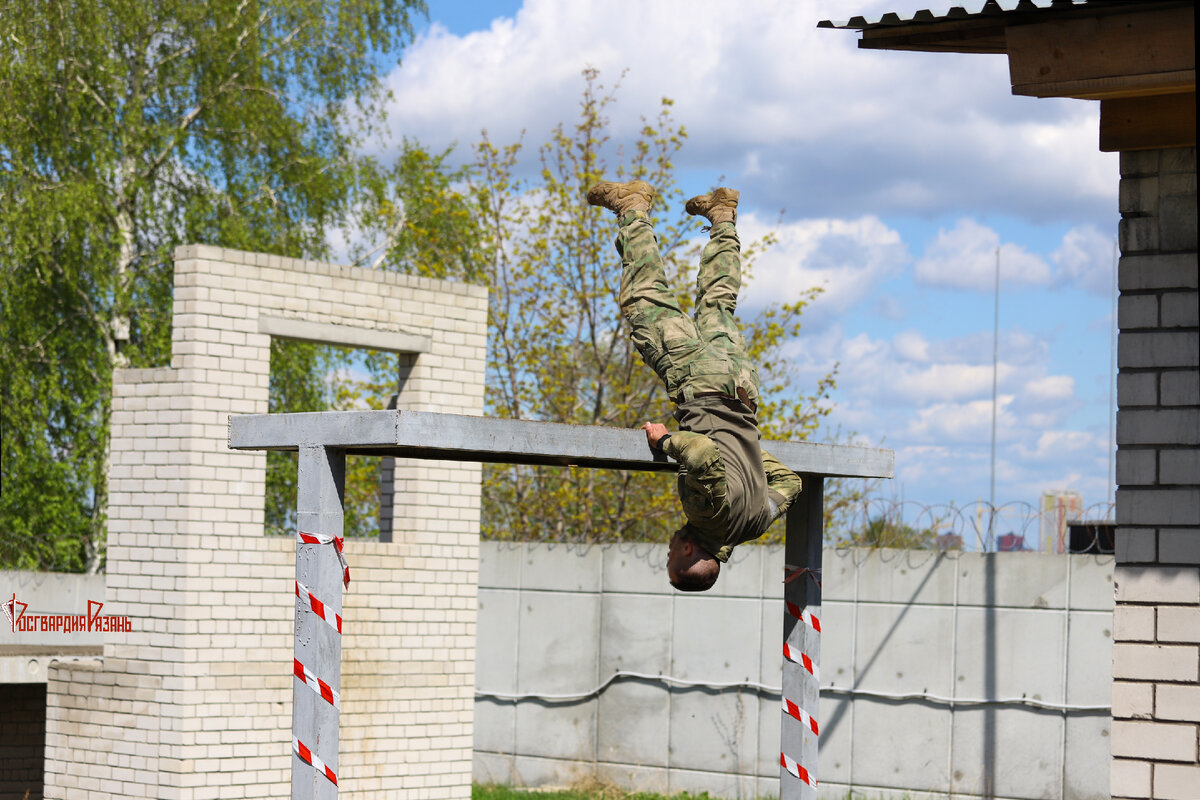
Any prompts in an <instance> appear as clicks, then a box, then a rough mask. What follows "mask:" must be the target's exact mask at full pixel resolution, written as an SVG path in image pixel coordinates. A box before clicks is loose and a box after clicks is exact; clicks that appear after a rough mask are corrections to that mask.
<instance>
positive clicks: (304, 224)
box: [0, 0, 424, 571]
mask: <svg viewBox="0 0 1200 800" xmlns="http://www.w3.org/2000/svg"><path fill="white" fill-rule="evenodd" d="M423 10H424V6H423V3H421V2H419V0H411V1H410V0H208V1H207V2H203V3H199V2H193V1H192V0H156V2H152V3H148V2H139V0H39V1H38V2H26V1H25V0H0V19H2V20H3V22H4V25H3V26H2V28H0V36H3V44H2V45H0V98H3V99H2V100H0V313H2V317H0V338H2V341H3V348H2V349H0V373H2V376H3V380H0V402H2V412H3V432H2V436H0V439H2V442H0V447H2V454H0V457H2V459H3V460H2V467H0V469H2V476H0V477H2V479H3V493H2V494H0V566H6V567H27V568H28V567H35V568H43V569H45V568H53V569H64V570H78V569H87V570H89V571H95V570H97V569H98V568H99V567H100V566H101V564H102V560H103V540H104V534H103V532H104V509H105V504H106V499H107V493H106V481H105V478H106V475H107V464H108V417H109V409H110V387H111V373H112V370H113V368H114V367H121V366H133V367H140V366H157V365H162V364H165V363H167V362H168V360H169V355H170V294H171V252H172V250H173V248H174V247H175V246H176V245H178V244H180V243H184V242H201V243H207V244H214V245H221V246H228V247H237V248H244V249H250V250H257V251H263V252H270V253H281V254H287V255H291V256H304V257H321V256H324V255H327V246H326V239H325V236H326V231H327V229H328V228H329V227H330V226H332V225H336V224H340V223H341V222H343V221H344V219H345V217H346V215H347V214H348V213H349V211H350V209H351V203H352V202H353V201H354V198H355V197H356V188H357V186H358V182H359V180H360V178H361V175H362V173H361V171H360V167H361V166H362V165H363V164H362V160H361V159H360V158H358V157H357V156H356V155H355V153H356V145H357V143H358V141H359V137H360V136H363V135H366V134H367V133H368V132H369V131H371V130H372V128H373V126H374V125H376V124H377V123H378V122H379V120H380V119H381V116H380V114H381V110H380V109H381V104H380V102H379V101H380V100H381V99H382V95H381V82H380V80H379V78H380V71H381V70H383V69H387V68H388V66H389V65H388V59H389V57H391V60H392V61H394V60H395V58H394V56H395V54H396V53H398V51H399V48H400V47H401V46H402V45H403V44H404V43H405V42H406V41H407V39H408V38H409V37H410V36H411V32H412V28H411V14H412V13H414V12H418V11H423ZM352 131H354V132H353V133H352ZM287 358H288V353H287V351H286V348H285V347H283V346H282V345H280V346H278V347H277V352H276V353H274V354H273V362H278V361H279V359H287ZM319 361H320V359H315V360H313V359H310V362H312V363H316V362H319Z"/></svg>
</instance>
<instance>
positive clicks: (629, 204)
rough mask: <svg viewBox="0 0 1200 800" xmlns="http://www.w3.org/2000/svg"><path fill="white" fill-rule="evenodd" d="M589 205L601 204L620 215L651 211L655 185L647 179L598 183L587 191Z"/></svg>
mask: <svg viewBox="0 0 1200 800" xmlns="http://www.w3.org/2000/svg"><path fill="white" fill-rule="evenodd" d="M587 201H588V205H592V206H600V207H602V208H607V209H608V210H609V211H612V212H615V213H616V215H617V216H618V217H620V216H623V215H624V214H625V212H626V211H646V212H649V211H650V205H651V203H653V202H654V187H653V186H651V185H650V184H648V183H646V182H645V181H628V182H627V183H614V182H611V181H605V182H603V183H597V184H596V185H595V186H593V187H592V188H591V189H588V193H587Z"/></svg>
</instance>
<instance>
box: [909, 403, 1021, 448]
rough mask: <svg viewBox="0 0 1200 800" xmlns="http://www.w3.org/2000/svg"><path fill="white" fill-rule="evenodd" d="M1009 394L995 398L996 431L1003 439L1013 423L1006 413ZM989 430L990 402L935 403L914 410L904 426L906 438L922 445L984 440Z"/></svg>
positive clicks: (990, 418) (986, 438)
mask: <svg viewBox="0 0 1200 800" xmlns="http://www.w3.org/2000/svg"><path fill="white" fill-rule="evenodd" d="M1013 399H1014V398H1013V395H1001V396H999V397H998V398H996V400H997V402H996V405H997V410H996V429H997V431H998V435H999V434H1001V433H1002V434H1004V435H1005V436H1006V437H1007V436H1008V435H1010V432H1011V431H1012V429H1013V428H1014V426H1015V425H1016V424H1017V419H1016V417H1014V416H1013V415H1012V414H1011V413H1010V412H1009V406H1011V405H1012V402H1013ZM991 431H992V401H991V400H990V399H988V400H972V401H970V402H966V403H936V404H934V405H931V406H926V407H925V408H922V409H920V410H918V411H917V413H916V416H915V418H914V419H913V420H912V422H911V423H910V425H909V427H908V431H907V433H908V435H909V436H912V437H914V438H916V439H918V440H919V441H922V442H925V443H939V442H942V443H944V442H947V441H949V442H966V443H978V442H983V441H987V440H988V438H989V437H990V436H991Z"/></svg>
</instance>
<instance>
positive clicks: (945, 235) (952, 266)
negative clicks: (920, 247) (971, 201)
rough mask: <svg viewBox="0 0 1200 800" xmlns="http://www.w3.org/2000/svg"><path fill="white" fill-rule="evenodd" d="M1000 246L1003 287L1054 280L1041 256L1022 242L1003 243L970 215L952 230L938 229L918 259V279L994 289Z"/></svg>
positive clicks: (981, 289)
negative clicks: (1030, 250)
mask: <svg viewBox="0 0 1200 800" xmlns="http://www.w3.org/2000/svg"><path fill="white" fill-rule="evenodd" d="M997 250H999V260H1000V281H1001V286H1002V287H1003V286H1012V285H1013V284H1018V285H1019V284H1025V285H1035V286H1044V285H1046V284H1048V283H1049V282H1050V266H1049V265H1048V264H1047V263H1046V262H1045V261H1044V260H1043V259H1042V258H1041V256H1038V255H1036V254H1034V253H1030V252H1028V251H1027V250H1025V248H1023V247H1021V246H1020V245H1016V244H1011V243H1009V244H1001V243H1000V235H999V234H998V233H996V231H994V230H992V229H991V228H989V227H987V226H985V225H981V224H979V223H978V222H975V221H974V220H971V219H967V218H963V219H960V220H958V222H957V223H956V224H955V226H954V228H952V229H951V230H948V231H947V230H944V229H943V230H939V231H938V235H937V238H935V239H934V240H933V241H932V242H931V243H930V244H929V245H928V246H927V247H926V248H925V255H924V256H923V257H922V258H921V259H920V260H919V261H918V262H917V265H916V279H917V281H918V282H920V283H924V284H929V285H933V286H948V287H953V288H957V289H975V290H980V291H984V290H993V289H994V288H995V285H996V260H997Z"/></svg>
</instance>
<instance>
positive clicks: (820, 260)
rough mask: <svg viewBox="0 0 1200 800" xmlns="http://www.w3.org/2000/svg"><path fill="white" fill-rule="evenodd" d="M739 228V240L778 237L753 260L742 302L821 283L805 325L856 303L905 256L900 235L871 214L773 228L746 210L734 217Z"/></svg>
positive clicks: (784, 295) (747, 304)
mask: <svg viewBox="0 0 1200 800" xmlns="http://www.w3.org/2000/svg"><path fill="white" fill-rule="evenodd" d="M738 229H739V231H740V232H741V234H742V238H743V240H744V241H749V240H752V239H756V238H759V237H761V236H763V235H764V234H766V233H768V232H772V231H773V232H774V234H775V236H776V237H777V243H776V244H775V245H774V246H772V247H771V248H770V249H769V250H767V251H766V252H765V253H763V254H762V255H761V256H759V258H758V260H757V262H756V263H755V265H754V277H753V279H752V280H751V281H750V282H749V283H748V284H747V286H746V288H745V290H744V291H743V293H742V301H741V302H742V306H743V307H744V308H745V309H746V310H748V311H752V310H754V309H757V308H761V307H763V306H765V305H767V304H768V303H771V302H776V301H780V300H792V299H795V297H796V296H798V293H799V292H800V291H802V290H805V289H808V288H810V287H814V286H817V287H821V288H823V289H824V291H823V293H822V294H821V296H820V297H819V298H818V299H817V300H816V301H815V302H814V303H813V305H812V306H811V309H810V310H808V311H806V312H805V317H804V321H805V324H806V326H811V327H818V326H820V325H822V324H824V323H827V322H828V321H829V320H831V319H832V318H834V317H836V316H838V315H840V314H843V313H845V312H846V311H847V310H848V309H849V308H851V307H852V306H854V305H856V304H857V303H859V302H861V301H862V300H863V299H864V298H865V297H867V296H868V295H869V294H870V293H871V292H872V291H874V290H875V289H876V288H877V286H878V283H879V282H880V281H882V280H885V279H886V278H888V277H890V276H892V275H895V274H898V273H899V272H900V271H901V269H902V268H903V266H904V264H905V263H906V262H907V261H908V258H909V256H908V248H907V247H906V246H905V245H904V243H903V242H902V241H901V240H900V234H898V233H897V232H896V231H894V230H892V229H891V228H889V227H888V226H887V225H884V224H883V223H882V222H881V221H880V220H879V219H878V218H876V217H871V216H868V217H862V218H860V219H808V220H801V221H799V222H791V223H786V224H783V225H781V226H778V227H775V226H770V225H766V224H764V223H763V222H762V220H761V219H760V218H759V217H758V216H757V215H754V214H746V215H742V216H741V217H740V218H739V220H738Z"/></svg>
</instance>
